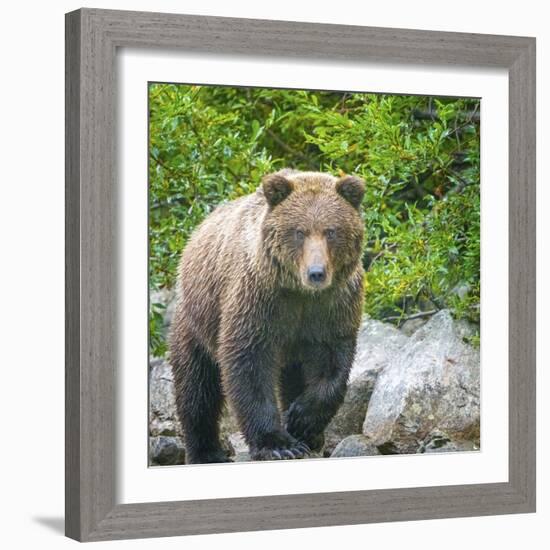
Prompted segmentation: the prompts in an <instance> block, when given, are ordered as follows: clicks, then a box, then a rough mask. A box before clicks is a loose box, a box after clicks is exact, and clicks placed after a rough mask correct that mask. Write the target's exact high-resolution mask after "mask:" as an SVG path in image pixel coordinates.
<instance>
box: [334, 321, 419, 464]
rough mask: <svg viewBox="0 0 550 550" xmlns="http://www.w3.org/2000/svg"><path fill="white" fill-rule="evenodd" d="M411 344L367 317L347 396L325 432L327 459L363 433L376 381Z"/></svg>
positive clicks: (395, 330) (362, 328)
mask: <svg viewBox="0 0 550 550" xmlns="http://www.w3.org/2000/svg"><path fill="white" fill-rule="evenodd" d="M407 341H408V338H407V336H405V335H404V334H402V333H401V332H400V331H399V330H397V329H396V328H395V327H394V326H392V325H390V324H387V323H382V322H381V321H376V320H374V319H371V318H369V317H365V318H364V320H363V323H362V325H361V329H360V330H359V334H358V338H357V353H356V355H355V361H354V363H353V367H352V369H351V372H350V377H349V383H348V389H347V392H346V397H345V398H344V402H343V404H342V405H341V407H340V408H339V409H338V412H337V413H336V415H335V417H334V418H333V419H332V421H331V423H330V424H329V425H328V426H327V429H326V430H325V446H324V448H323V455H324V456H331V455H332V452H333V451H334V449H335V448H336V446H337V445H338V443H339V442H340V441H341V440H342V439H343V438H345V437H347V436H348V435H351V434H360V433H361V431H362V426H363V422H364V420H365V414H366V412H367V406H368V404H369V399H370V398H371V395H372V392H373V390H374V386H375V383H376V379H377V378H378V375H379V373H380V372H381V371H382V370H383V369H384V368H385V367H386V366H387V365H388V364H389V363H391V362H393V361H394V360H395V358H396V356H397V354H398V353H399V351H400V350H401V348H402V347H403V346H404V345H405V344H406V343H407Z"/></svg>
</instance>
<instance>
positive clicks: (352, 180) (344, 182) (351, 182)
mask: <svg viewBox="0 0 550 550" xmlns="http://www.w3.org/2000/svg"><path fill="white" fill-rule="evenodd" d="M336 192H337V193H338V194H339V195H340V196H341V197H343V198H344V199H346V200H347V201H348V202H349V203H350V204H351V205H352V206H353V207H354V208H357V209H359V207H360V206H361V202H362V200H363V196H364V195H365V182H364V181H363V180H362V179H361V178H358V177H357V176H344V177H342V178H340V179H339V180H338V181H337V182H336Z"/></svg>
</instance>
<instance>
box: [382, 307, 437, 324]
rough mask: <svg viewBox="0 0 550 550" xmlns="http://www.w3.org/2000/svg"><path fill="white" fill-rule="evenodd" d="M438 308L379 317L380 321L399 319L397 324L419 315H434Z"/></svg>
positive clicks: (419, 316) (416, 317)
mask: <svg viewBox="0 0 550 550" xmlns="http://www.w3.org/2000/svg"><path fill="white" fill-rule="evenodd" d="M438 311H439V309H431V310H430V311H419V312H418V313H413V314H411V315H406V316H405V317H403V315H391V316H390V317H384V318H383V319H381V320H382V321H384V322H385V321H399V323H398V324H399V325H401V324H402V323H404V322H405V321H410V320H411V319H419V318H421V317H429V316H430V315H434V314H435V313H437V312H438Z"/></svg>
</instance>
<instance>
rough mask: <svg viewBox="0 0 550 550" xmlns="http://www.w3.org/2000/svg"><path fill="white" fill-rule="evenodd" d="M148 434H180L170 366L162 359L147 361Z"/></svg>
mask: <svg viewBox="0 0 550 550" xmlns="http://www.w3.org/2000/svg"><path fill="white" fill-rule="evenodd" d="M149 435H151V436H160V435H165V436H180V437H181V435H182V431H181V426H180V423H179V420H178V417H177V412H176V397H175V393H174V376H173V374H172V367H171V366H170V365H169V364H168V362H167V361H165V360H164V359H159V358H153V359H151V361H150V363H149Z"/></svg>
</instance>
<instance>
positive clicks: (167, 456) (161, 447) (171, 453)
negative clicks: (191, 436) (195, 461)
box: [149, 435, 185, 466]
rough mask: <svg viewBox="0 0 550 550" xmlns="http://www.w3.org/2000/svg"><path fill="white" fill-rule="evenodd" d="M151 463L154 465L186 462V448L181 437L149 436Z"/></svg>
mask: <svg viewBox="0 0 550 550" xmlns="http://www.w3.org/2000/svg"><path fill="white" fill-rule="evenodd" d="M149 463H150V464H151V465H152V466H168V465H175V464H185V449H184V447H183V441H182V439H181V437H170V436H164V435H159V436H155V437H149Z"/></svg>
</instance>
